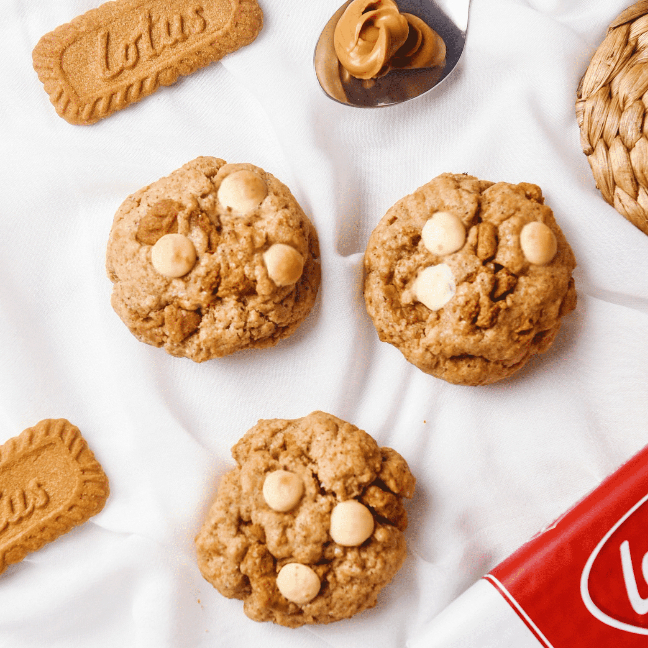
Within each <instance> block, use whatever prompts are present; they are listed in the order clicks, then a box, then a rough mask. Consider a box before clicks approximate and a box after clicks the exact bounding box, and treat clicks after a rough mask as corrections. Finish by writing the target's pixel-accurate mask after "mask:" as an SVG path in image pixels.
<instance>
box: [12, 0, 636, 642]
mask: <svg viewBox="0 0 648 648" xmlns="http://www.w3.org/2000/svg"><path fill="white" fill-rule="evenodd" d="M457 1H460V0H457ZM97 4H98V3H96V2H95V1H94V0H57V1H56V2H51V1H50V0H29V2H28V1H27V0H2V2H0V6H1V7H2V14H1V15H2V19H1V20H0V61H1V63H0V65H1V66H2V75H1V77H0V87H1V89H2V107H1V108H0V146H1V147H2V155H1V156H0V157H1V162H0V163H1V165H2V166H1V169H0V190H1V191H0V195H1V200H0V216H1V218H2V234H1V236H0V340H1V344H0V384H1V385H2V389H1V391H0V442H4V441H5V440H6V439H8V438H10V437H12V436H15V435H16V434H18V433H19V432H21V431H22V430H23V429H24V428H26V427H29V426H30V425H33V424H35V423H36V422H38V421H39V420H41V419H43V418H55V417H65V418H68V419H69V420H70V421H72V422H73V423H75V424H76V425H78V426H79V427H80V429H81V430H82V432H83V434H84V436H85V437H86V439H87V440H88V442H89V444H90V446H91V448H92V449H93V450H94V452H95V454H96V456H97V458H98V459H99V460H100V462H101V464H102V465H103V467H104V469H105V471H106V473H107V474H108V477H109V479H110V483H111V496H110V498H109V500H108V503H107V505H106V507H105V509H104V510H103V512H101V513H100V514H99V515H97V516H96V517H94V518H92V519H91V520H90V521H89V522H87V523H86V524H84V525H83V526H81V527H79V528H77V529H75V530H74V531H72V532H71V533H69V534H67V535H65V536H63V537H61V538H59V539H58V540H57V541H56V542H54V543H52V544H50V545H48V546H46V547H44V548H43V549H41V550H40V551H38V552H36V553H34V554H31V555H29V556H28V557H27V558H26V559H25V560H24V561H23V562H22V563H20V564H18V565H14V566H11V567H10V568H9V569H7V571H6V572H5V573H4V574H3V575H2V576H0V646H9V647H13V646H20V647H21V648H42V647H43V646H48V647H57V648H58V647H61V648H82V647H83V648H86V647H87V646H93V648H102V647H111V648H112V647H114V646H129V647H131V646H132V647H136V648H140V647H142V648H149V647H150V648H166V647H169V648H171V647H173V648H189V647H191V648H193V647H202V646H219V647H220V646H222V647H229V646H240V645H249V646H254V645H263V646H267V647H268V648H274V647H280V648H288V647H290V646H301V647H304V648H324V647H334V648H347V647H348V648H351V647H353V648H357V646H381V647H386V648H392V647H394V648H395V647H397V646H399V647H400V646H404V645H405V643H406V641H407V640H408V639H411V638H413V637H415V636H416V635H417V633H419V632H420V631H421V630H422V629H423V628H424V626H425V624H426V623H427V622H429V621H430V620H431V619H432V618H433V617H434V616H435V615H436V614H437V613H438V612H440V611H441V610H442V609H443V608H444V607H445V606H446V605H448V604H449V603H450V602H451V601H452V600H453V599H454V598H455V597H456V596H458V595H459V594H460V593H461V592H462V591H463V590H465V589H466V588H467V587H468V586H469V585H470V584H472V583H473V582H475V581H476V580H477V579H478V578H479V577H480V576H481V575H483V574H484V573H485V572H487V571H488V569H489V568H491V567H492V566H494V565H495V564H496V563H498V562H499V561H500V560H501V559H503V558H504V557H505V556H507V555H508V554H509V553H510V552H511V551H512V550H514V549H515V548H516V547H517V546H519V545H520V544H521V543H522V542H524V541H525V540H527V539H528V538H529V537H530V536H531V535H533V534H534V533H535V532H536V531H537V530H539V529H540V528H541V527H542V526H543V525H545V524H548V523H550V522H551V521H552V520H553V519H554V518H555V517H557V516H558V515H559V514H561V513H562V512H563V511H564V510H566V509H567V508H568V507H569V506H570V505H571V504H573V503H574V502H575V501H576V500H577V499H578V498H579V497H581V496H582V495H583V494H584V493H585V492H587V491H588V490H590V489H591V488H593V487H594V486H595V485H597V484H598V483H599V481H600V480H601V479H602V478H603V477H604V476H605V475H607V474H608V473H610V472H612V470H613V469H614V468H616V467H617V466H618V465H620V464H621V463H622V462H623V461H624V460H626V459H628V458H629V457H630V456H631V455H632V454H634V453H635V452H636V451H637V450H638V449H640V448H641V447H643V445H645V444H646V443H647V442H648V428H647V425H646V422H647V421H648V397H647V396H646V385H647V384H648V345H647V341H646V340H647V335H646V334H647V331H648V237H646V235H644V234H643V233H641V232H640V231H639V230H638V229H636V228H634V227H633V226H632V225H631V224H630V223H628V222H627V221H626V220H624V219H623V218H622V217H621V216H620V215H619V214H617V212H615V211H614V209H613V208H612V207H610V206H609V205H607V204H606V203H605V202H604V201H603V199H602V198H601V197H600V195H599V193H598V191H597V190H596V188H595V186H594V182H593V179H592V176H591V173H590V170H589V166H588V164H587V161H586V159H585V156H584V155H583V154H582V152H581V149H580V146H579V134H578V128H577V125H576V120H575V116H574V101H575V93H576V87H577V84H578V81H579V79H580V76H581V75H582V74H583V72H584V71H585V69H586V67H587V64H588V62H589V59H590V57H591V55H592V53H593V52H594V50H595V48H596V47H597V45H598V44H599V42H600V41H601V40H602V38H603V36H604V34H605V30H606V28H607V25H608V24H609V23H610V22H611V21H612V19H613V18H614V17H616V15H618V13H619V12H620V11H621V10H622V9H623V8H624V6H625V4H626V0H569V1H566V0H473V4H472V8H471V15H470V26H469V33H468V43H467V48H466V51H465V56H464V58H463V59H462V63H461V68H460V69H459V70H458V71H457V72H456V73H455V74H454V76H453V77H452V79H450V80H448V82H447V84H446V85H445V86H444V87H443V88H442V89H440V90H439V91H438V92H437V93H435V94H430V95H428V96H425V97H422V98H419V99H417V100H415V101H412V102H409V103H407V104H404V105H401V106H396V107H391V108H384V109H372V110H359V109H352V108H348V107H345V106H341V105H339V104H336V103H333V102H332V101H330V100H328V99H327V98H326V97H325V96H324V94H323V93H322V91H321V90H320V88H319V86H318V85H317V82H316V79H315V76H314V73H313V69H312V54H313V50H314V46H315V41H316V39H317V36H318V34H319V31H320V29H321V27H322V26H323V25H324V23H325V22H326V20H327V19H328V16H329V15H330V14H332V13H333V11H334V10H335V9H336V8H337V4H338V0H318V1H317V2H301V1H297V0H260V4H261V6H262V8H263V10H264V14H265V26H264V29H263V31H262V33H261V34H260V36H259V37H258V39H257V40H256V41H255V42H254V43H253V44H252V45H250V46H248V47H246V48H244V49H242V50H240V51H238V52H236V53H234V54H232V55H230V56H228V57H227V58H225V59H224V60H223V61H222V62H219V63H216V64H213V65H211V66H209V67H207V68H205V69H203V70H201V71H199V72H197V73H196V74H194V75H192V76H190V77H187V78H183V79H182V80H181V81H180V82H178V83H177V84H176V85H174V86H171V87H168V88H162V89H160V90H159V91H158V92H157V93H155V94H154V95H152V96H151V97H148V98H147V99H145V100H143V101H142V102H140V103H139V104H137V105H134V106H131V107H130V108H128V109H126V110H123V111H121V112H119V113H116V114H114V115H113V116H111V117H109V118H108V119H105V120H103V121H101V122H99V123H97V124H95V125H93V126H89V127H81V126H72V125H69V124H68V123H66V122H65V121H64V120H62V119H61V118H59V117H58V116H57V115H56V113H55V111H54V109H53V107H52V106H51V104H50V102H49V99H48V97H47V95H46V93H45V91H44V90H43V87H42V85H41V83H40V82H39V81H38V79H37V77H36V74H35V73H34V71H33V69H32V64H31V51H32V49H33V47H34V46H35V45H36V43H37V41H38V39H39V38H40V36H42V35H43V34H45V33H46V32H48V31H50V30H52V29H54V28H55V27H56V26H58V25H60V24H63V23H66V22H68V21H70V20H71V19H72V18H73V17H75V16H76V15H78V14H81V13H83V12H85V11H87V10H88V9H91V8H93V7H94V6H96V5H97ZM198 155H215V156H217V157H221V158H224V159H226V160H227V161H229V162H251V163H254V164H256V165H258V166H261V167H263V168H265V169H266V170H268V171H270V172H271V173H273V174H274V175H276V176H277V177H278V178H279V179H281V180H282V181H283V182H285V183H286V184H287V185H288V186H289V187H290V188H291V190H292V192H293V193H294V195H295V196H296V198H297V199H298V201H299V202H300V203H301V205H302V207H303V208H304V210H305V211H306V212H307V214H308V215H309V216H310V217H311V218H312V220H313V222H314V224H315V226H316V227H317V230H318V232H319V236H320V242H321V250H322V265H323V283H322V287H321V291H320V295H319V297H318V302H317V305H316V307H315V309H314V312H313V313H312V315H311V316H310V317H309V319H308V320H307V321H306V322H305V323H304V325H303V326H302V327H301V328H300V329H299V331H298V332H297V333H296V334H295V335H294V337H292V338H291V339H289V340H287V341H284V342H283V343H281V344H280V345H279V346H278V347H275V348H274V349H270V350H265V351H257V352H243V353H238V354H235V355H234V356H231V357H228V358H225V359H221V360H215V361H211V362H207V363H203V364H200V365H198V364H194V363H192V362H191V361H189V360H185V359H177V358H172V357H170V356H167V355H166V354H165V353H164V352H163V351H161V350H159V349H155V348H153V347H149V346H146V345H144V344H142V343H140V342H138V341H137V340H136V339H135V338H134V337H133V336H131V334H130V333H129V332H128V330H127V329H126V327H125V326H124V325H123V324H122V323H121V321H120V320H119V318H118V317H117V315H115V313H114V312H113V311H112V309H111V307H110V303H109V298H110V291H111V284H110V282H109V280H108V279H107V278H106V275H105V270H104V254H105V245H106V241H107V237H108V233H109V231H110V227H111V224H112V219H113V215H114V213H115V211H116V210H117V208H118V207H119V205H120V204H121V202H122V201H123V200H124V199H125V198H126V197H127V196H128V195H129V194H131V193H132V192H134V191H136V190H137V189H139V188H140V187H142V186H144V185H146V184H148V183H150V182H152V181H154V180H156V179H158V178H160V177H162V176H164V175H167V174H168V173H170V172H171V171H173V170H174V169H176V168H177V167H179V166H181V165H182V164H184V163H185V162H187V161H189V160H191V159H193V158H194V157H196V156H198ZM444 171H451V172H468V173H471V174H473V175H476V176H478V177H480V178H483V179H488V180H493V181H499V180H504V181H508V182H520V181H527V182H534V183H536V184H539V185H540V186H541V187H542V188H543V191H544V193H545V196H546V201H547V204H549V205H550V206H551V207H552V208H553V210H554V212H555V215H556V217H557V219H558V221H559V223H560V224H561V226H562V228H563V230H564V232H565V234H566V236H567V238H568V239H569V241H570V242H571V244H572V247H573V249H574V251H575V254H576V256H577V259H578V263H579V266H578V268H577V271H576V279H577V290H578V294H579V302H578V307H577V310H576V311H575V313H573V314H572V315H570V316H569V317H568V318H567V319H566V320H565V322H564V327H563V329H562V330H561V332H560V335H559V337H558V339H557V341H556V343H555V345H554V346H553V348H552V349H551V350H550V351H549V352H548V353H546V354H545V355H544V356H541V357H538V358H537V359H534V360H532V361H531V362H530V363H529V364H528V366H527V367H526V368H525V369H524V370H522V371H521V372H520V374H519V375H518V376H517V377H516V378H514V379H512V380H508V381H505V382H502V383H499V384H496V385H493V386H489V387H481V388H476V387H459V386H453V385H449V384H447V383H445V382H443V381H440V380H437V379H435V378H432V377H430V376H427V375H425V374H423V373H422V372H420V371H419V370H418V369H416V368H414V367H413V366H411V365H409V364H408V363H407V362H406V361H405V360H404V359H403V357H402V356H401V354H400V353H399V352H398V351H397V350H396V349H394V348H392V347H391V346H389V345H387V344H383V343H381V342H379V341H378V339H377V336H376V334H375V331H374V329H373V326H372V324H371V322H370V320H369V318H368V316H367V314H366V312H365V310H364V304H363V300H362V294H361V278H362V253H363V249H364V246H365V244H366V242H367V239H368V236H369V234H370V232H371V230H372V228H373V227H374V226H375V224H376V223H377V222H378V220H379V219H380V218H381V216H382V215H383V214H384V213H385V211H386V210H387V209H388V208H389V207H390V206H391V205H392V204H393V203H394V202H396V200H398V199H399V198H401V197H402V196H404V195H406V194H408V193H410V192H412V191H413V190H415V189H416V188H417V187H418V186H420V185H422V184H424V183H425V182H427V181H428V180H430V179H431V178H433V177H434V176H436V175H438V174H439V173H442V172H444ZM316 409H320V410H324V411H327V412H330V413H332V414H335V415H337V416H339V417H341V418H343V419H346V420H348V421H351V422H352V423H354V424H356V425H358V426H359V427H361V428H362V429H364V430H366V431H367V432H369V433H370V434H371V435H373V436H374V437H375V438H376V439H377V440H378V442H379V443H380V444H381V445H388V446H391V447H393V448H395V449H397V450H398V451H399V452H400V453H401V454H402V455H403V456H404V457H405V458H406V459H407V460H408V462H409V464H410V466H411V468H412V470H413V472H414V473H415V474H416V476H417V478H418V485H417V492H416V495H415V497H414V499H413V501H412V502H411V505H410V507H409V512H410V519H411V525H410V528H409V530H408V542H409V545H408V546H409V555H408V558H407V561H406V563H405V565H404V567H403V569H402V570H401V572H399V574H398V575H397V577H396V578H395V580H394V581H393V582H392V584H391V585H390V586H389V587H388V588H386V589H385V590H384V591H383V593H382V594H381V595H380V598H379V604H378V606H377V607H376V608H374V609H372V610H370V611H368V612H365V613H364V614H361V615H359V616H357V617H355V618H353V619H351V620H348V621H343V622H340V623H335V624H331V625H328V626H320V627H309V628H302V629H298V630H290V629H286V628H282V627H279V626H275V625H272V624H258V623H255V622H253V621H250V620H248V619H247V617H246V616H245V615H244V613H243V610H242V604H241V602H240V601H236V600H228V599H225V598H223V597H222V596H220V595H219V594H218V592H216V590H214V589H213V588H212V587H211V585H209V584H208V583H207V582H206V581H204V580H203V578H202V577H201V575H200V573H199V571H198V569H197V566H196V562H195V558H194V547H193V538H194V536H195V534H196V533H197V531H198V529H199V527H200V524H201V522H202V519H203V517H204V515H205V512H206V510H207V507H208V505H209V502H210V500H211V498H212V497H213V496H214V494H215V489H216V485H217V482H218V479H219V477H220V476H221V475H222V474H223V473H224V472H225V471H226V470H228V469H229V468H230V467H231V466H233V461H232V459H231V456H230V453H229V450H230V448H231V446H232V445H233V444H234V443H235V442H236V440H237V439H238V438H239V437H240V436H241V435H242V434H243V433H244V432H245V431H246V430H248V429H249V428H250V427H251V426H252V425H253V424H254V423H256V421H257V420H258V419H259V418H275V417H278V418H296V417H300V416H304V415H306V414H308V413H309V412H311V411H313V410H316Z"/></svg>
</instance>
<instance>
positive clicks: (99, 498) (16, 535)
mask: <svg viewBox="0 0 648 648" xmlns="http://www.w3.org/2000/svg"><path fill="white" fill-rule="evenodd" d="M108 493H109V487H108V478H107V477H106V475H105V473H104V471H103V470H102V468H101V466H100V465H99V463H98V462H97V460H96V459H95V457H94V454H93V453H92V451H91V450H90V449H89V448H88V444H87V443H86V441H85V439H84V438H83V437H82V436H81V433H80V432H79V429H78V428H77V427H75V426H74V425H72V424H71V423H70V422H69V421H66V420H65V419H58V420H54V419H47V420H44V421H41V422H40V423H38V424H37V425H35V426H34V427H31V428H28V429H26V430H25V431H24V432H22V433H21V434H19V435H18V436H17V437H13V438H12V439H9V440H8V441H7V442H6V443H5V444H4V445H3V446H0V573H2V572H3V571H4V570H5V569H6V567H7V565H10V564H12V563H16V562H19V561H21V560H22V559H23V558H24V557H25V556H26V555H27V554H28V553H29V552H32V551H36V550H37V549H40V548H41V547H42V546H43V545H45V544H47V543H48V542H51V541H52V540H55V539H56V538H58V536H60V535H63V534H64V533H67V532H68V531H70V530H71V529H72V528H73V527H75V526H78V525H79V524H82V523H83V522H85V521H86V520H87V519H88V518H90V517H92V516H93V515H95V514H96V513H99V511H101V509H102V508H103V506H104V504H105V503H106V499H107V498H108Z"/></svg>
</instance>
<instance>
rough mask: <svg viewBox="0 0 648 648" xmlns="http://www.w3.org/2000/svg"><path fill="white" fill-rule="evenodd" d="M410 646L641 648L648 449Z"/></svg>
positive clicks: (646, 626)
mask: <svg viewBox="0 0 648 648" xmlns="http://www.w3.org/2000/svg"><path fill="white" fill-rule="evenodd" d="M407 645H408V648H504V647H506V648H538V647H539V646H542V648H592V647H597V648H598V647H601V648H639V647H640V646H641V647H642V648H646V647H647V646H648V447H647V448H644V449H643V450H642V451H641V452H640V453H639V454H637V455H635V456H634V457H633V458H632V459H631V460H630V461H628V462H627V463H626V464H624V465H623V466H622V467H621V468H620V469H619V470H617V471H616V472H615V473H614V474H612V475H611V476H610V477H608V478H607V479H606V480H605V481H604V482H603V483H602V484H601V485H600V486H599V487H598V488H596V489H595V490H594V491H592V492H591V493H590V494H589V495H587V496H586V497H585V498H584V499H583V500H581V501H580V502H579V503H578V504H577V505H576V506H574V508H572V509H571V510H570V511H568V512H567V513H565V515H563V516H562V517H560V518H559V519H558V520H556V522H554V523H553V524H552V525H551V526H550V527H549V528H547V529H545V530H544V531H542V532H541V533H539V534H538V535H537V536H535V537H534V538H533V539H532V540H531V541H530V542H528V543H527V544H525V545H524V546H522V547H521V548H520V549H518V550H517V551H516V552H515V553H514V554H512V555H511V556H509V557H508V558H507V559H506V560H504V561H503V562H502V563H500V564H499V565H497V567H495V568H494V569H493V570H492V571H491V572H490V573H488V574H486V576H484V578H482V579H481V580H480V581H478V582H477V583H476V584H475V585H473V586H472V587H471V588H470V589H468V590H467V591H466V592H465V593H464V594H462V595H461V596H460V597H459V598H458V599H456V600H455V601H454V602H453V603H452V604H450V605H449V606H448V607H447V608H446V609H445V610H444V611H443V612H442V613H441V614H439V615H438V616H437V617H435V619H433V621H432V622H431V623H430V624H429V625H428V626H427V627H426V628H425V630H424V632H423V633H422V634H421V635H420V636H418V637H416V638H415V639H414V640H413V641H410V642H409V643H408V644H407Z"/></svg>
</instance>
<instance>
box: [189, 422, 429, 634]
mask: <svg viewBox="0 0 648 648" xmlns="http://www.w3.org/2000/svg"><path fill="white" fill-rule="evenodd" d="M232 455H233V456H234V459H236V462H237V464H238V465H237V467H236V468H235V469H233V470H232V471H230V472H229V473H227V474H226V475H225V476H224V477H223V478H222V480H221V483H220V485H219V488H218V493H217V495H216V499H215V500H214V502H213V504H212V506H211V509H210V511H209V513H208V515H207V519H206V521H205V523H204V524H203V526H202V529H201V531H200V533H199V534H198V536H197V538H196V547H197V555H198V566H199V567H200V570H201V572H202V574H203V576H204V577H205V578H206V579H207V580H208V581H209V582H210V583H211V584H212V585H213V586H214V587H215V588H216V589H217V590H218V591H219V592H220V593H221V594H223V595H224V596H227V597H229V598H238V599H242V600H243V601H244V610H245V613H246V614H247V615H248V616H249V617H250V618H251V619H254V620H255V621H273V622H274V623H278V624H281V625H284V626H288V627H293V628H294V627H298V626H301V625H304V624H309V623H331V622H333V621H338V620H340V619H345V618H348V617H350V616H353V615H354V614H357V613H358V612H362V611H363V610H366V609H367V608H370V607H373V606H374V605H375V604H376V601H377V597H378V593H379V592H380V590H381V589H382V588H383V587H384V586H385V585H386V584H387V583H389V581H391V580H392V578H393V577H394V575H395V574H396V572H397V571H398V570H399V569H400V567H401V565H402V564H403V561H404V559H405V554H406V545H405V537H404V535H403V532H404V531H405V529H406V528H407V513H406V511H405V507H404V506H403V502H402V500H403V498H410V497H412V496H413V495H414V486H415V483H416V480H415V479H414V477H413V476H412V473H411V472H410V470H409V467H408V465H407V463H406V461H405V460H404V459H403V458H402V457H401V456H400V455H399V454H398V453H397V452H396V451H395V450H392V449H391V448H380V447H379V446H378V445H377V444H376V442H375V441H374V440H373V439H372V438H371V437H370V436H369V435H368V434H367V433H366V432H363V431H362V430H360V429H358V428H357V427H355V426H354V425H351V424H350V423H346V422H345V421H342V420H340V419H339V418H336V417H335V416H332V415H331V414H325V413H324V412H313V413H312V414H309V415H308V416H305V417H304V418H301V419H295V420H282V419H274V420H262V421H259V422H258V423H257V424H256V425H255V426H254V427H253V428H252V429H251V430H249V431H248V432H247V433H246V434H245V435H244V436H243V437H242V438H241V439H240V441H239V442H238V443H237V444H236V445H235V446H234V448H233V449H232Z"/></svg>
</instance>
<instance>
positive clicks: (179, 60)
mask: <svg viewBox="0 0 648 648" xmlns="http://www.w3.org/2000/svg"><path fill="white" fill-rule="evenodd" d="M262 24H263V13H262V12H261V9H260V8H259V6H258V4H257V2H256V0H197V1H196V2H188V1H187V0H164V1H162V0H116V1H115V2H106V3H104V4H102V5H100V6H99V7H97V8H96V9H92V10H90V11H88V12H87V13H85V14H83V15H82V16H78V17H77V18H75V19H74V20H73V21H72V22H70V23H67V24H65V25H61V26H60V27H57V28H56V29H55V30H54V31H52V32H50V33H48V34H45V36H43V37H42V38H41V39H40V40H39V42H38V43H37V45H36V47H35V48H34V51H33V53H32V58H33V64H34V69H35V70H36V73H37V74H38V78H39V79H40V80H41V82H42V83H43V86H44V88H45V91H46V92H47V93H48V95H49V97H50V101H51V102H52V104H53V105H54V107H55V108H56V112H57V113H58V114H59V115H60V116H61V117H63V118H64V119H65V120H67V121H68V122H70V123H71V124H93V123H94V122H96V121H98V120H99V119H102V118H104V117H108V115H111V114H112V113H114V112H115V111H117V110H121V109H122V108H124V107H126V106H128V105H130V104H132V103H134V102H136V101H139V100H140V99H142V98H143V97H146V96H148V95H150V94H152V93H153V92H155V91H156V90H157V89H158V88H159V87H160V86H165V85H171V84H172V83H175V82H176V80H177V79H178V77H179V76H180V75H188V74H191V73H193V72H195V71H196V70H197V69H199V68H201V67H204V66H206V65H209V63H212V62H213V61H217V60H219V59H221V58H222V57H223V56H225V55H226V54H229V53H231V52H234V51H235V50H237V49H239V48H240V47H243V46H244V45H247V44H249V43H251V42H252V41H253V40H254V39H255V38H256V36H257V34H258V33H259V31H260V30H261V27H262Z"/></svg>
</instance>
